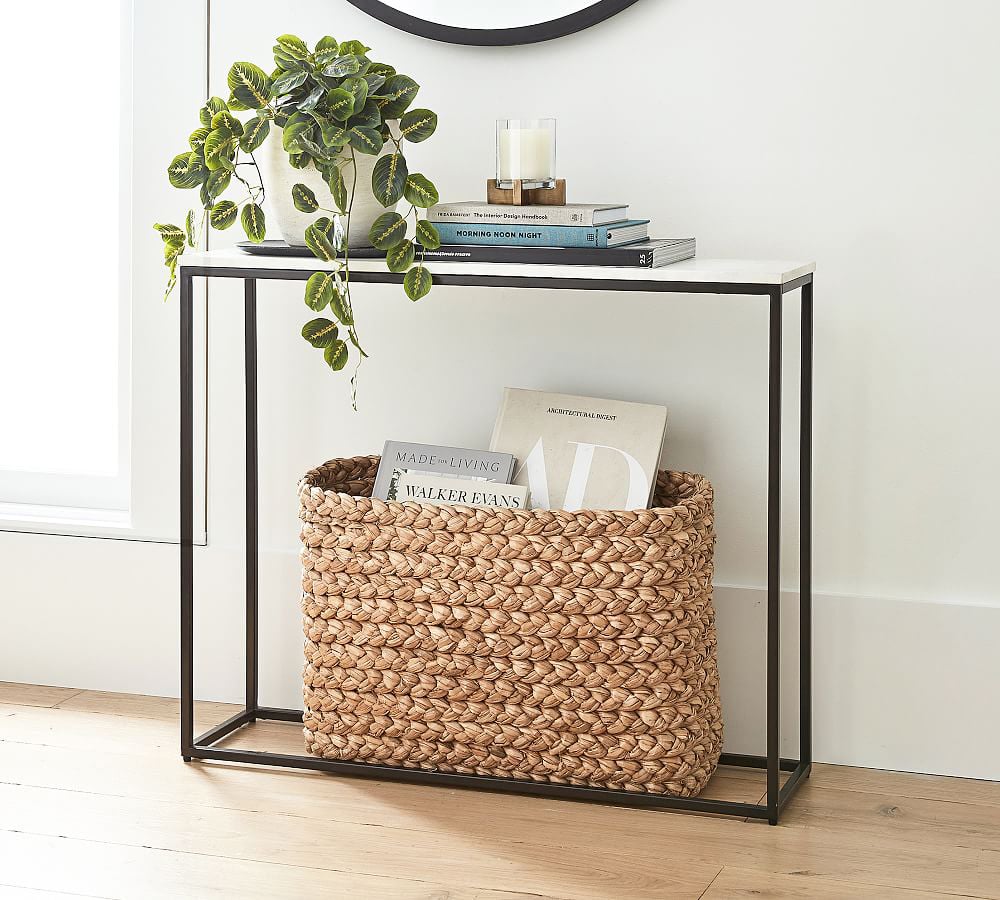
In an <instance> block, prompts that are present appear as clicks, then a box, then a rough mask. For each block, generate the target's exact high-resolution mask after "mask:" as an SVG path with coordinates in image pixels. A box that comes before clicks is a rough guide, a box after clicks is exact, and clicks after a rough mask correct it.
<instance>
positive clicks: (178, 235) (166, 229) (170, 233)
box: [153, 222, 184, 244]
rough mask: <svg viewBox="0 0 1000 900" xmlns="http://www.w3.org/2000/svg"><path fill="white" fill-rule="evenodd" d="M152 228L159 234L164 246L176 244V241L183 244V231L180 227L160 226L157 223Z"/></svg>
mask: <svg viewBox="0 0 1000 900" xmlns="http://www.w3.org/2000/svg"><path fill="white" fill-rule="evenodd" d="M153 228H155V229H156V230H157V231H158V232H159V233H160V237H161V238H163V243H165V244H176V243H177V242H178V241H179V242H180V243H182V244H183V243H184V229H183V228H181V227H180V225H161V224H160V223H159V222H157V223H156V224H155V225H154V226H153Z"/></svg>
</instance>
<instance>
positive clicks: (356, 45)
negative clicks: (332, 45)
mask: <svg viewBox="0 0 1000 900" xmlns="http://www.w3.org/2000/svg"><path fill="white" fill-rule="evenodd" d="M369 50H371V47H366V46H365V45H364V44H362V43H361V41H344V43H342V44H341V45H340V52H341V53H353V54H354V55H355V56H364V55H365V54H366V53H367V52H368V51H369Z"/></svg>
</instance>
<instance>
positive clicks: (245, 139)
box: [240, 117, 271, 153]
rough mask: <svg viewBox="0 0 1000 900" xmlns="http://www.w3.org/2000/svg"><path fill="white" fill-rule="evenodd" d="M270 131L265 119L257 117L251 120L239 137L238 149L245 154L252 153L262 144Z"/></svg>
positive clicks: (269, 125)
mask: <svg viewBox="0 0 1000 900" xmlns="http://www.w3.org/2000/svg"><path fill="white" fill-rule="evenodd" d="M270 131H271V123H270V122H268V120H267V119H261V118H259V117H255V118H253V119H251V120H250V121H249V122H247V124H246V127H245V128H244V129H243V134H242V135H241V136H240V148H241V149H243V150H245V151H246V152H247V153H253V151H254V150H256V149H257V148H258V147H259V146H260V145H261V144H263V143H264V139H265V138H266V137H267V135H268V133H269V132H270Z"/></svg>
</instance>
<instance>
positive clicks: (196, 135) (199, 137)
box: [188, 128, 211, 152]
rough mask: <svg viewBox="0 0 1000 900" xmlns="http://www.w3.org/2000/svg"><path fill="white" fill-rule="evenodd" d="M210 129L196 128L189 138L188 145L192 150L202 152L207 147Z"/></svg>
mask: <svg viewBox="0 0 1000 900" xmlns="http://www.w3.org/2000/svg"><path fill="white" fill-rule="evenodd" d="M210 130H211V129H209V128H196V129H195V130H194V131H192V132H191V136H190V137H189V138H188V143H189V144H190V145H191V149H192V150H194V151H195V152H198V151H201V152H204V151H203V150H202V148H203V147H204V146H205V138H207V137H208V132H209V131H210Z"/></svg>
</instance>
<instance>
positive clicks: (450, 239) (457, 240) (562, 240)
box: [434, 222, 608, 247]
mask: <svg viewBox="0 0 1000 900" xmlns="http://www.w3.org/2000/svg"><path fill="white" fill-rule="evenodd" d="M434 227H435V228H437V230H438V234H439V235H440V236H441V243H442V244H476V245H483V246H490V245H508V246H510V245H513V246H517V247H607V245H608V229H607V227H606V226H603V225H602V226H598V227H590V228H587V227H580V226H577V227H573V226H566V225H494V224H488V223H483V224H479V225H462V224H458V223H456V222H438V223H436V224H435V226H434Z"/></svg>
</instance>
